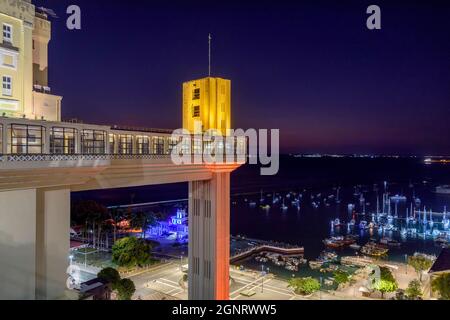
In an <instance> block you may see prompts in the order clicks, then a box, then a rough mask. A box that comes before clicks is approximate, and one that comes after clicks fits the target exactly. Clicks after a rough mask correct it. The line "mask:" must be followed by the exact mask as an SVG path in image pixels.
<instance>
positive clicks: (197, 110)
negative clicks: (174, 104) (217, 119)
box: [192, 106, 200, 118]
mask: <svg viewBox="0 0 450 320" xmlns="http://www.w3.org/2000/svg"><path fill="white" fill-rule="evenodd" d="M192 117H193V118H198V117H200V106H194V107H193V108H192Z"/></svg>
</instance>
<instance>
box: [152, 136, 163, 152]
mask: <svg viewBox="0 0 450 320" xmlns="http://www.w3.org/2000/svg"><path fill="white" fill-rule="evenodd" d="M152 145H153V149H152V153H153V154H159V155H163V154H164V137H152Z"/></svg>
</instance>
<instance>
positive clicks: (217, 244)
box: [188, 172, 230, 300]
mask: <svg viewBox="0 0 450 320" xmlns="http://www.w3.org/2000/svg"><path fill="white" fill-rule="evenodd" d="M229 263H230V173H229V172H217V173H216V172H215V173H213V178H212V179H211V180H208V181H194V182H190V183H189V277H188V279H189V299H190V300H228V299H229V279H230V277H229Z"/></svg>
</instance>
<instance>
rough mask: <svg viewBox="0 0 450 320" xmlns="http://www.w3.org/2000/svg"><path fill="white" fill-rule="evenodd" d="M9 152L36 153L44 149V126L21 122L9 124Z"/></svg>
mask: <svg viewBox="0 0 450 320" xmlns="http://www.w3.org/2000/svg"><path fill="white" fill-rule="evenodd" d="M9 130H10V137H11V140H10V148H11V154H36V153H43V151H44V137H45V128H44V127H42V126H28V125H22V124H11V125H10V129H9Z"/></svg>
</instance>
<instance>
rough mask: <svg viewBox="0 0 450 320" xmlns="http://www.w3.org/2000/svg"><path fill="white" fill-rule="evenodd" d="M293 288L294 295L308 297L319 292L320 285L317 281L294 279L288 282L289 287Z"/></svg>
mask: <svg viewBox="0 0 450 320" xmlns="http://www.w3.org/2000/svg"><path fill="white" fill-rule="evenodd" d="M288 287H290V288H293V289H294V291H295V293H296V294H300V295H304V296H306V295H310V294H313V293H314V292H316V291H318V290H320V283H319V281H318V280H317V279H314V278H311V277H308V278H294V279H291V280H289V286H288Z"/></svg>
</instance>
